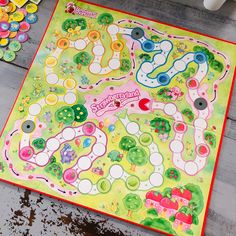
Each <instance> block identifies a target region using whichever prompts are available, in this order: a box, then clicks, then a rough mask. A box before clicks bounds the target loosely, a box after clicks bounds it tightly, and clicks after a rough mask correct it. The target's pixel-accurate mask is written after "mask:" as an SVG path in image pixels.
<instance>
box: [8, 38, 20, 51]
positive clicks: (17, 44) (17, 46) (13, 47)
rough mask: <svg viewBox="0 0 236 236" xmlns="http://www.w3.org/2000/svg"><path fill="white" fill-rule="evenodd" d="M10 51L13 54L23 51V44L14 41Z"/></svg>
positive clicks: (10, 45)
mask: <svg viewBox="0 0 236 236" xmlns="http://www.w3.org/2000/svg"><path fill="white" fill-rule="evenodd" d="M8 47H9V49H10V50H11V51H13V52H18V51H20V49H21V43H20V42H19V41H17V40H13V41H11V42H10V44H9V46H8Z"/></svg>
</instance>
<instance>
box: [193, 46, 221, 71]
mask: <svg viewBox="0 0 236 236" xmlns="http://www.w3.org/2000/svg"><path fill="white" fill-rule="evenodd" d="M193 50H194V51H195V52H203V53H204V54H205V55H206V57H207V60H208V62H209V64H210V67H211V68H212V69H213V70H215V71H218V72H222V71H223V69H224V65H223V63H221V62H220V61H217V60H216V59H215V56H214V54H213V53H212V52H210V51H209V50H208V49H207V48H205V47H201V46H195V47H194V48H193Z"/></svg>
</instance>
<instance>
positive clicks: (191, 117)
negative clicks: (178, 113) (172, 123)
mask: <svg viewBox="0 0 236 236" xmlns="http://www.w3.org/2000/svg"><path fill="white" fill-rule="evenodd" d="M182 114H183V115H184V116H186V117H187V119H188V120H189V121H190V122H192V121H193V120H194V114H193V112H192V110H191V109H189V108H185V109H184V110H183V111H182Z"/></svg>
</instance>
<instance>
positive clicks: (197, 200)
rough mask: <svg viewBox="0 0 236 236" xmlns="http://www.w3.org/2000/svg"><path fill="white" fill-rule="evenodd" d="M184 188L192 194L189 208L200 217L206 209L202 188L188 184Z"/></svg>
mask: <svg viewBox="0 0 236 236" xmlns="http://www.w3.org/2000/svg"><path fill="white" fill-rule="evenodd" d="M184 187H185V189H187V190H189V191H190V192H191V193H192V199H191V200H190V201H189V207H190V208H191V209H192V211H193V212H194V213H195V214H196V215H199V214H200V213H201V212H202V210H203V207H204V198H203V195H202V191H201V189H200V187H199V186H197V185H195V184H186V185H185V186H184Z"/></svg>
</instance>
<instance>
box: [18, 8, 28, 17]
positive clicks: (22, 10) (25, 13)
mask: <svg viewBox="0 0 236 236" xmlns="http://www.w3.org/2000/svg"><path fill="white" fill-rule="evenodd" d="M18 11H19V12H22V13H23V14H24V16H27V14H28V12H27V11H26V10H25V9H24V8H21V9H18Z"/></svg>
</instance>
